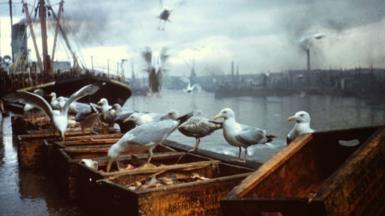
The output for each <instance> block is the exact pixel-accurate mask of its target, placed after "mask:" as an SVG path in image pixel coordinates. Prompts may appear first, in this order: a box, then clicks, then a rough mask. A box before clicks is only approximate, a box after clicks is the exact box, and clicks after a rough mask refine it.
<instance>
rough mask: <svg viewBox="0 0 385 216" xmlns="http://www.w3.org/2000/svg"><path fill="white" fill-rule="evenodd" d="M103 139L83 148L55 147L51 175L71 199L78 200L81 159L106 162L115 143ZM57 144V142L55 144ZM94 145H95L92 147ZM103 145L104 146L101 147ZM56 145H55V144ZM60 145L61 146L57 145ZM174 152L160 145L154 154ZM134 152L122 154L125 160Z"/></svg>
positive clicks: (51, 161) (52, 154) (51, 157)
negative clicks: (109, 150) (78, 165)
mask: <svg viewBox="0 0 385 216" xmlns="http://www.w3.org/2000/svg"><path fill="white" fill-rule="evenodd" d="M109 140H110V139H109ZM102 141H104V140H103V139H100V140H98V141H97V140H95V141H93V142H90V143H88V144H87V145H83V146H77V145H75V146H68V147H64V148H59V147H56V148H55V147H54V148H53V150H52V151H51V154H50V160H49V161H50V165H51V166H50V173H51V174H52V175H53V177H54V178H55V179H56V181H57V182H58V185H59V187H60V189H61V190H62V191H63V192H64V194H65V195H66V196H67V197H68V198H69V199H76V194H77V192H76V189H77V186H76V185H77V178H78V167H77V166H76V164H77V163H78V162H80V161H81V159H94V160H98V161H104V160H105V158H106V155H107V152H108V149H109V148H110V146H111V145H112V144H113V143H115V142H116V141H114V142H110V143H109V144H108V143H107V142H102ZM110 141H111V140H110ZM55 143H56V142H55ZM92 143H93V145H92ZM99 143H102V144H103V145H99ZM54 145H55V144H54ZM56 145H60V144H56ZM170 151H174V150H173V149H171V148H169V147H164V146H162V145H158V146H157V147H156V148H155V149H154V152H155V153H156V152H170ZM131 154H132V152H129V151H126V152H123V153H122V156H123V158H125V157H129V155H131ZM146 156H147V154H146Z"/></svg>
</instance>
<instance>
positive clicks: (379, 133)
mask: <svg viewBox="0 0 385 216" xmlns="http://www.w3.org/2000/svg"><path fill="white" fill-rule="evenodd" d="M384 182H385V129H384V127H370V128H356V129H346V130H335V131H326V132H317V133H314V134H311V135H305V136H302V137H299V138H297V139H296V140H295V141H294V143H293V144H290V145H289V146H288V147H287V148H285V149H283V150H282V151H281V152H279V153H278V154H277V155H275V156H274V157H273V158H272V159H270V160H269V161H267V162H266V163H265V164H264V165H262V166H261V167H260V168H259V169H258V170H257V171H256V172H254V173H253V174H252V175H250V176H249V177H248V178H246V179H245V180H243V181H242V183H241V184H239V185H238V186H237V187H235V188H234V189H233V190H232V191H231V192H230V193H229V194H228V195H227V197H226V199H224V200H222V201H221V208H222V213H223V215H234V214H238V215H336V216H337V215H338V216H340V215H383V214H384V213H385V205H384V200H385V184H384Z"/></svg>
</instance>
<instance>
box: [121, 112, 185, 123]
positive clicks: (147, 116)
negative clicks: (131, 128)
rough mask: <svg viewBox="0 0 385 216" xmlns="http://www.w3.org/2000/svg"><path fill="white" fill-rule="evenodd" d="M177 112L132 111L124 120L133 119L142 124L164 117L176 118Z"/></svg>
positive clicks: (164, 118) (163, 118)
mask: <svg viewBox="0 0 385 216" xmlns="http://www.w3.org/2000/svg"><path fill="white" fill-rule="evenodd" d="M177 116H178V113H177V112H176V111H170V112H168V113H166V114H161V113H153V112H144V113H143V112H134V113H132V114H131V115H130V116H129V117H128V118H126V119H125V120H124V122H128V121H133V122H135V124H136V125H143V124H147V123H150V122H157V121H161V120H166V119H176V118H177Z"/></svg>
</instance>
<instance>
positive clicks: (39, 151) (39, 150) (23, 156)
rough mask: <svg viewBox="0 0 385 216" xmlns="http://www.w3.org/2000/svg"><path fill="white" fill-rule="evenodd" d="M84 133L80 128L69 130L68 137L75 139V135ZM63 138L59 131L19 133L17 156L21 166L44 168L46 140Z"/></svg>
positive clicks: (24, 167)
mask: <svg viewBox="0 0 385 216" xmlns="http://www.w3.org/2000/svg"><path fill="white" fill-rule="evenodd" d="M80 135H83V133H82V132H81V131H79V130H75V131H67V132H66V137H67V138H68V139H75V137H77V136H80ZM59 139H61V137H60V135H59V134H58V133H54V132H52V131H51V132H50V133H40V132H37V133H31V134H23V135H18V136H17V139H16V145H17V153H18V154H17V157H18V161H19V166H20V168H22V169H35V168H42V164H43V163H42V162H43V158H44V153H43V151H44V148H43V145H44V140H59Z"/></svg>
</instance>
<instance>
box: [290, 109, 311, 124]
mask: <svg viewBox="0 0 385 216" xmlns="http://www.w3.org/2000/svg"><path fill="white" fill-rule="evenodd" d="M287 120H288V121H289V122H294V121H295V122H296V123H310V120H311V118H310V114H309V113H308V112H306V111H298V112H296V113H295V114H294V115H293V116H290V117H289V118H288V119H287Z"/></svg>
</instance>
